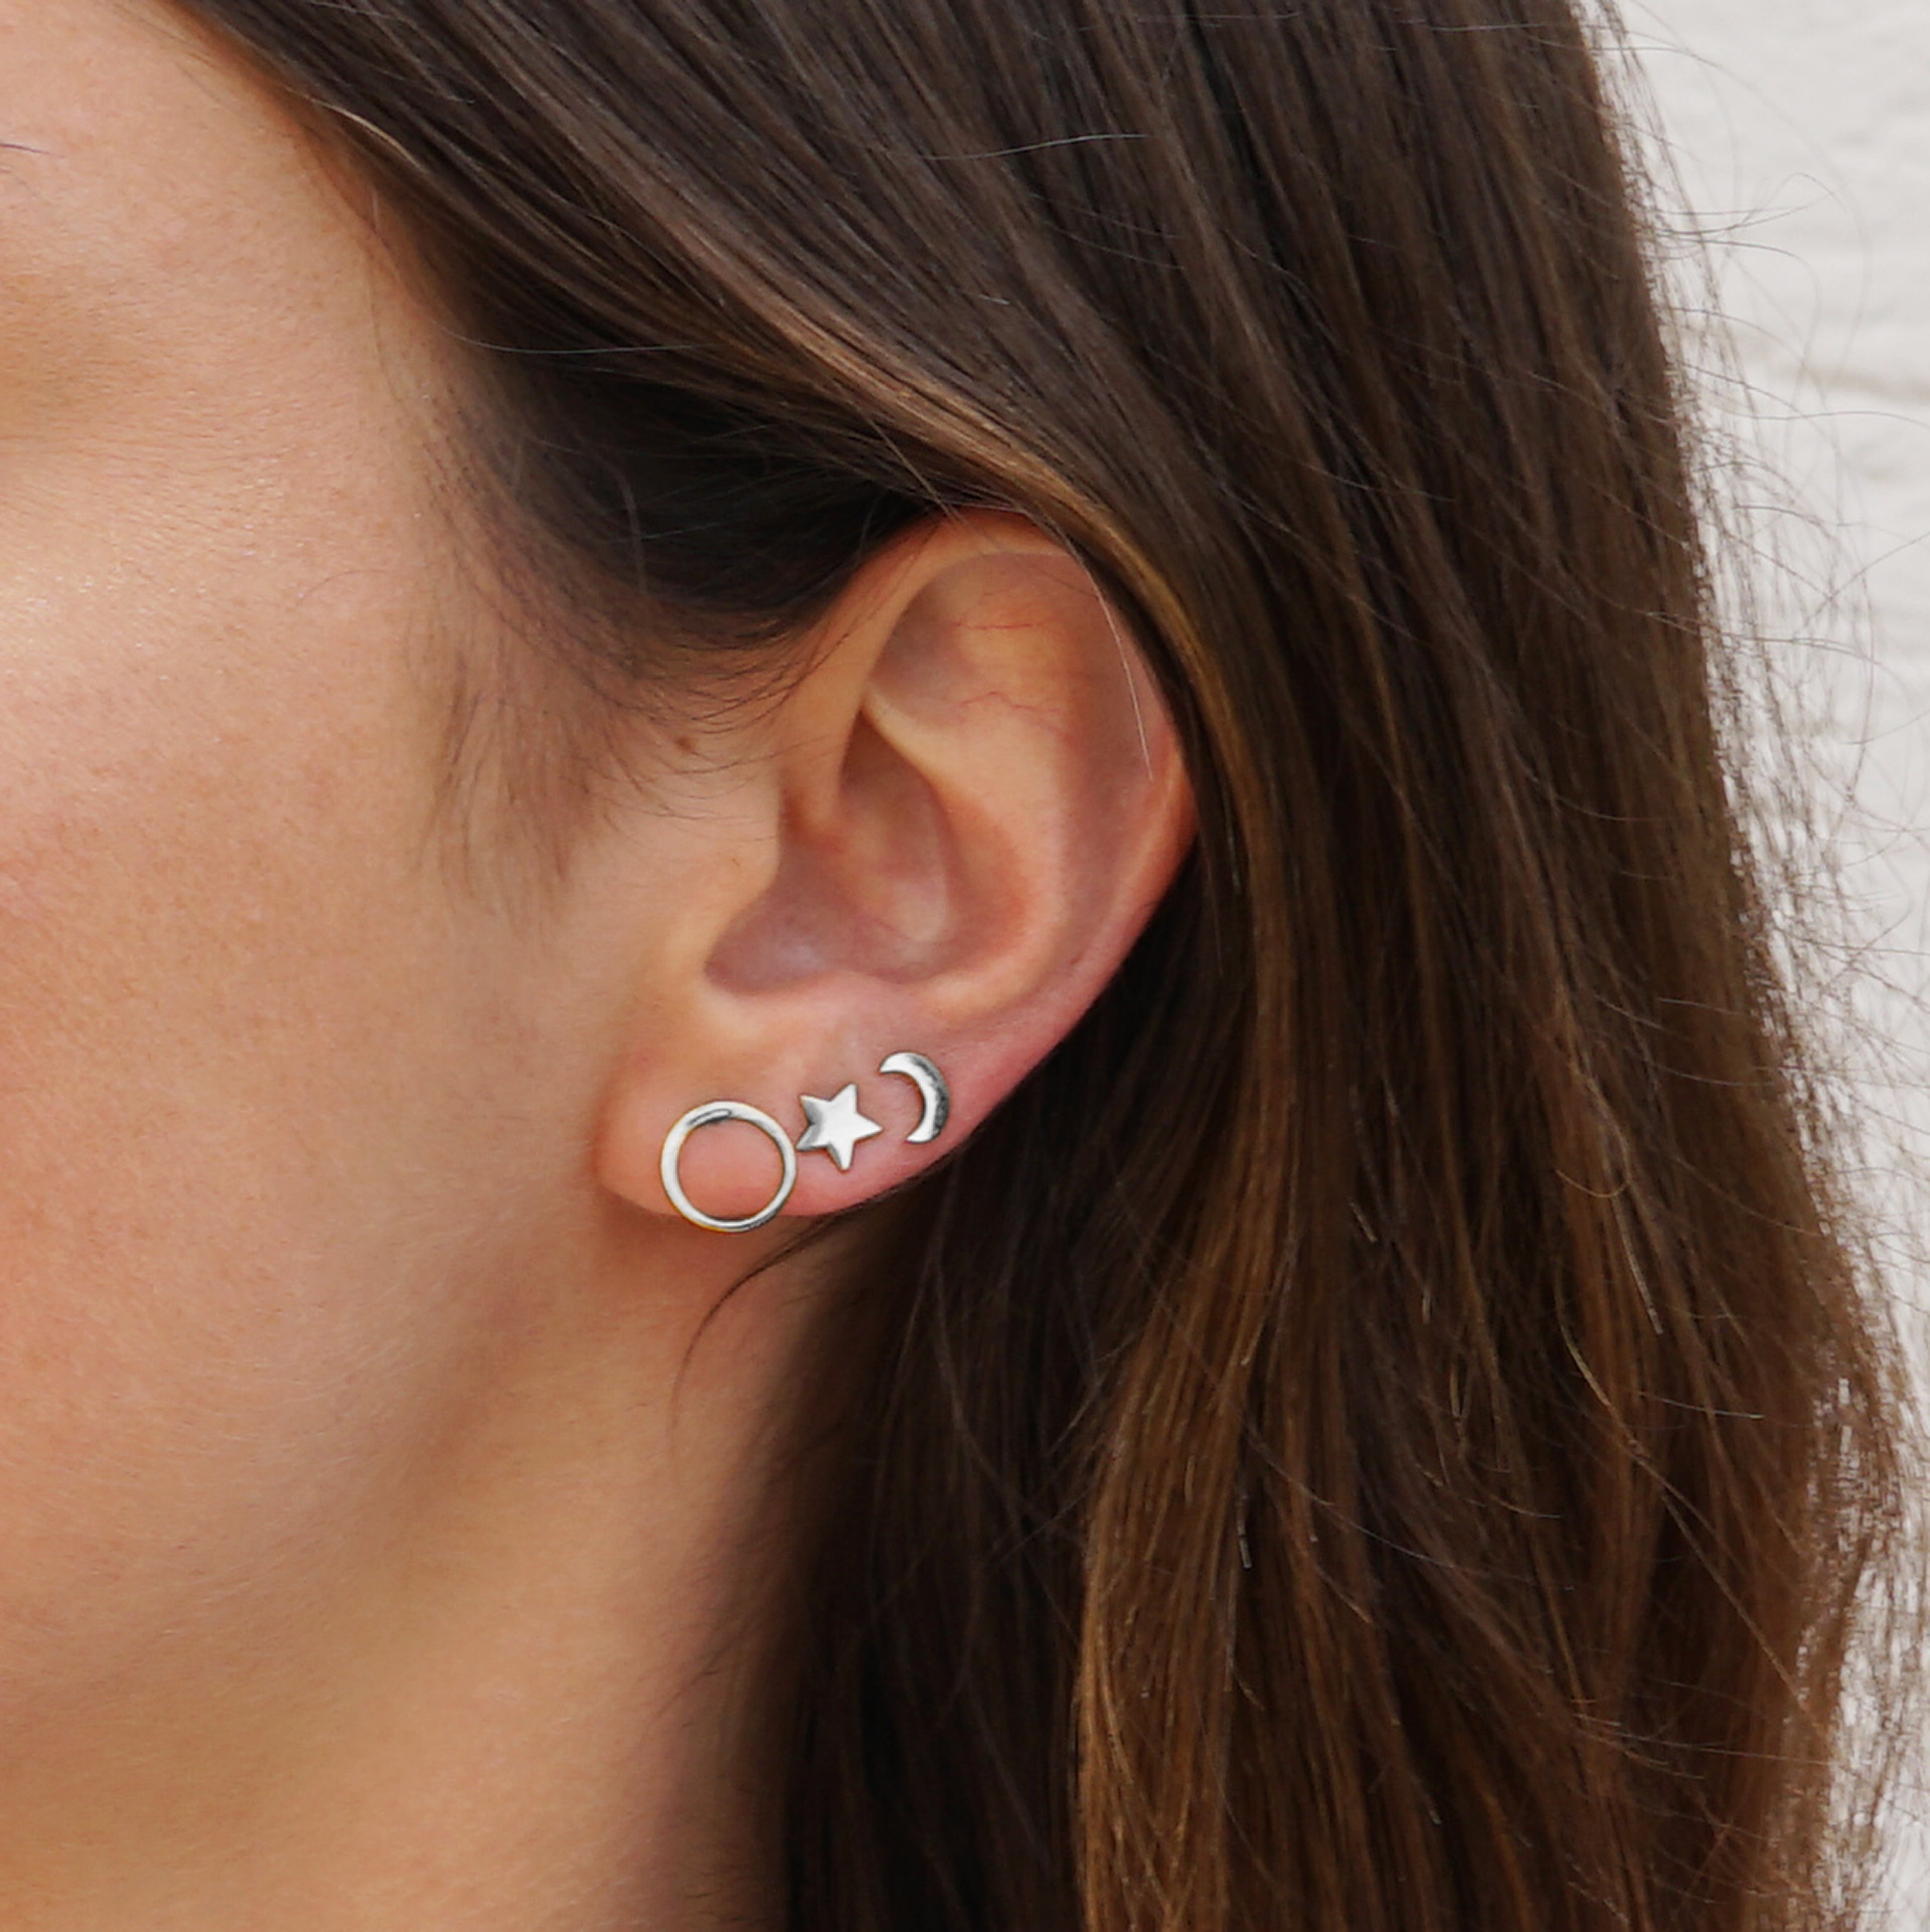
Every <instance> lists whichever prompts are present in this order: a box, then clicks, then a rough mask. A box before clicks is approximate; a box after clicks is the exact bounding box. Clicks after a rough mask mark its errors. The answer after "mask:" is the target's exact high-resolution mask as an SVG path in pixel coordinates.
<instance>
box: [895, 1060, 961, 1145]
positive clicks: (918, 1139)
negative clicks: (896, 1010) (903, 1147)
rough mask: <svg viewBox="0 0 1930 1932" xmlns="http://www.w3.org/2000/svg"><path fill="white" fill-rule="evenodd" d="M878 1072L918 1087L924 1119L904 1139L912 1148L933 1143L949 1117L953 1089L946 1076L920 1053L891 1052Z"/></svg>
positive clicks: (943, 1129)
mask: <svg viewBox="0 0 1930 1932" xmlns="http://www.w3.org/2000/svg"><path fill="white" fill-rule="evenodd" d="M878 1071H879V1073H896V1074H899V1075H901V1076H903V1078H904V1079H907V1080H908V1081H910V1082H911V1084H912V1085H913V1086H914V1087H915V1088H917V1090H918V1097H919V1098H920V1100H923V1102H924V1103H925V1112H924V1115H923V1118H922V1119H920V1121H919V1123H918V1124H917V1126H916V1127H914V1128H913V1129H912V1130H911V1132H910V1133H908V1134H907V1135H906V1136H905V1139H907V1140H908V1141H909V1142H911V1144H912V1145H914V1147H922V1146H923V1145H924V1144H925V1143H926V1142H927V1141H935V1140H936V1139H938V1136H940V1135H941V1133H944V1131H945V1123H946V1122H947V1121H948V1120H950V1118H951V1115H952V1090H951V1089H950V1088H949V1087H947V1085H945V1076H944V1075H943V1074H942V1073H940V1072H939V1071H938V1068H937V1067H935V1066H934V1065H933V1064H932V1062H931V1061H929V1060H927V1059H926V1058H925V1056H924V1055H923V1054H922V1053H894V1054H893V1055H892V1056H891V1057H890V1059H888V1060H884V1061H880V1062H879V1063H878Z"/></svg>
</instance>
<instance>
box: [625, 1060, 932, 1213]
mask: <svg viewBox="0 0 1930 1932" xmlns="http://www.w3.org/2000/svg"><path fill="white" fill-rule="evenodd" d="M878 1071H879V1073H894V1074H896V1075H898V1076H900V1077H901V1078H902V1079H906V1080H908V1081H910V1082H911V1084H912V1085H913V1086H914V1087H915V1088H917V1090H918V1097H919V1100H920V1102H921V1103H923V1111H922V1112H921V1114H920V1118H919V1121H918V1124H917V1126H916V1127H914V1128H913V1129H912V1130H911V1132H910V1133H908V1134H907V1135H906V1136H905V1140H906V1141H907V1142H908V1143H909V1144H911V1145H913V1146H919V1147H922V1146H924V1145H926V1144H927V1143H929V1142H932V1141H935V1140H936V1139H938V1136H940V1135H941V1133H944V1130H945V1123H946V1121H947V1120H948V1119H950V1116H951V1111H952V1096H951V1089H950V1088H949V1087H948V1086H947V1085H946V1084H945V1076H944V1075H943V1074H942V1073H940V1072H939V1071H938V1068H937V1067H936V1066H935V1064H933V1063H932V1061H929V1060H927V1059H926V1058H925V1056H924V1055H923V1054H922V1053H894V1054H893V1055H890V1057H889V1058H887V1059H885V1060H884V1061H881V1063H880V1064H879V1067H878ZM797 1098H798V1104H799V1105H800V1106H802V1107H803V1109H804V1123H805V1124H804V1131H803V1133H801V1134H800V1135H799V1136H798V1137H797V1143H796V1145H792V1142H791V1136H789V1135H788V1133H785V1130H784V1129H783V1128H782V1127H780V1126H779V1124H778V1123H777V1122H776V1121H774V1120H773V1119H772V1118H771V1117H770V1115H768V1114H767V1113H766V1112H764V1110H763V1109H761V1107H753V1106H749V1104H748V1103H746V1102H744V1101H742V1100H710V1101H707V1102H706V1103H704V1106H701V1107H693V1108H692V1109H691V1110H690V1112H689V1113H687V1114H686V1115H684V1116H683V1118H682V1119H681V1120H680V1121H678V1122H677V1124H676V1126H674V1127H672V1128H671V1130H670V1132H669V1133H668V1135H666V1136H665V1139H664V1144H663V1160H662V1168H661V1172H662V1175H663V1190H664V1192H665V1193H666V1194H668V1196H670V1200H671V1206H672V1207H674V1208H675V1209H676V1210H677V1212H678V1213H679V1214H681V1215H682V1216H683V1218H684V1219H685V1220H686V1221H689V1222H691V1223H693V1224H694V1225H695V1226H698V1227H699V1228H708V1229H710V1230H711V1231H712V1232H713V1233H715V1234H719V1235H746V1234H749V1232H751V1230H752V1229H754V1228H761V1227H762V1226H764V1223H766V1222H767V1221H770V1220H775V1219H776V1217H777V1215H778V1214H779V1213H780V1212H781V1211H782V1209H783V1207H784V1204H785V1202H787V1201H788V1200H789V1199H791V1190H792V1189H793V1188H794V1187H796V1186H797V1157H798V1156H799V1155H800V1154H829V1155H830V1157H831V1158H832V1159H833V1160H834V1161H836V1163H837V1164H838V1166H839V1169H840V1171H842V1172H847V1173H848V1172H850V1169H851V1156H852V1154H854V1152H855V1151H857V1145H858V1143H859V1142H860V1141H868V1140H869V1139H871V1138H872V1136H873V1135H875V1134H881V1133H884V1129H883V1128H882V1127H880V1126H879V1125H878V1123H877V1122H876V1121H874V1120H872V1119H870V1118H868V1117H867V1116H866V1115H865V1114H864V1113H863V1112H862V1111H861V1110H860V1108H859V1106H858V1087H857V1082H856V1081H855V1080H853V1081H848V1082H846V1083H845V1085H843V1086H842V1087H841V1088H839V1090H838V1091H837V1092H836V1093H835V1094H833V1095H832V1097H830V1100H820V1099H819V1098H818V1097H817V1095H816V1094H800V1095H799V1096H798V1097H797ZM724 1121H743V1122H744V1123H745V1124H746V1125H747V1126H749V1127H755V1128H757V1129H758V1131H759V1132H760V1133H763V1134H764V1135H766V1136H768V1138H769V1139H770V1142H771V1145H773V1147H775V1148H776V1149H777V1157H778V1160H779V1162H780V1163H782V1172H780V1174H779V1177H778V1183H777V1187H776V1191H775V1192H774V1193H773V1194H772V1196H771V1197H770V1199H769V1200H768V1201H767V1202H765V1203H764V1205H763V1207H761V1208H759V1209H758V1211H757V1212H756V1213H755V1214H747V1215H746V1216H744V1217H743V1219H742V1220H724V1219H722V1218H721V1217H719V1216H717V1215H715V1214H705V1213H704V1211H703V1209H702V1208H699V1207H698V1205H696V1203H695V1202H693V1201H692V1199H691V1198H690V1196H689V1195H688V1194H686V1193H685V1192H684V1191H683V1181H682V1179H681V1178H680V1176H679V1175H678V1172H677V1166H678V1163H679V1162H680V1161H681V1160H682V1159H683V1145H684V1143H685V1142H686V1141H687V1140H689V1138H690V1136H692V1134H694V1133H696V1131H697V1130H698V1128H699V1127H716V1126H718V1125H719V1124H722V1122H724Z"/></svg>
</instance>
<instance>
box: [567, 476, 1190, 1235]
mask: <svg viewBox="0 0 1930 1932" xmlns="http://www.w3.org/2000/svg"><path fill="white" fill-rule="evenodd" d="M809 643H811V644H812V646H814V648H813V649H812V651H811V653H810V655H809V662H810V664H811V668H810V670H809V671H808V672H807V673H805V674H804V676H802V677H801V678H800V679H799V680H798V681H797V685H796V686H795V687H794V688H793V689H792V690H791V691H789V692H788V694H786V696H785V697H784V698H783V699H782V700H781V701H780V702H779V703H778V704H777V705H776V706H773V707H772V708H771V709H770V711H769V712H768V713H767V714H766V715H764V716H763V717H762V718H761V720H760V728H761V730H763V732H764V733H765V734H766V735H765V737H764V741H763V742H761V743H760V744H758V745H754V746H744V747H740V748H738V753H737V754H738V755H739V756H740V757H743V760H744V763H743V771H744V772H745V773H746V776H745V778H744V779H743V787H740V788H739V789H738V790H736V791H734V793H733V794H732V796H733V799H734V804H735V806H736V808H737V817H736V818H735V820H734V821H733V822H734V823H736V824H737V825H738V826H740V827H741V828H742V832H743V837H744V838H746V839H747V840H750V841H755V842H757V846H758V849H757V851H756V853H755V855H748V854H747V855H746V857H745V859H744V862H742V863H741V864H738V865H734V866H733V865H730V864H728V863H726V864H725V865H722V866H716V867H713V868H710V870H708V871H707V872H706V874H704V877H705V880H706V884H705V888H704V889H705V891H706V892H707V894H708V897H707V898H705V899H704V902H703V904H702V905H701V908H700V909H699V910H697V911H696V912H695V913H692V914H691V915H690V916H695V917H699V918H701V919H705V920H707V922H708V925H707V928H706V929H705V930H706V931H707V933H708V937H707V938H701V935H700V939H701V943H698V944H691V943H689V935H688V934H687V933H686V939H685V943H683V944H679V945H677V946H676V947H671V948H668V949H666V950H665V953H664V954H663V956H662V960H663V963H664V970H665V977H666V979H667V980H668V983H666V984H664V985H662V986H658V987H656V988H654V989H653V997H652V998H650V999H649V1000H648V1001H647V1002H645V1003H644V1004H643V1007H642V1009H641V1010H644V1011H645V1012H647V1013H650V1014H651V1015H653V1016H654V1019H655V1022H656V1027H657V1028H659V1029H662V1030H663V1031H659V1034H658V1037H656V1038H636V1039H634V1040H632V1041H631V1043H630V1054H629V1058H628V1061H627V1064H626V1068H625V1070H623V1072H622V1073H620V1076H619V1078H618V1081H617V1086H616V1089H615V1091H614V1093H613V1094H612V1096H611V1106H610V1108H609V1109H608V1115H607V1118H606V1119H605V1122H604V1125H603V1128H602V1135H601V1142H600V1145H599V1173H600V1175H601V1177H602V1179H603V1181H604V1182H605V1185H606V1186H608V1187H611V1188H612V1189H613V1190H614V1191H615V1192H617V1193H619V1194H621V1195H623V1196H625V1197H626V1199H629V1200H631V1201H632V1202H633V1203H635V1205H638V1206H640V1207H643V1208H647V1209H650V1210H652V1211H657V1212H663V1213H672V1212H674V1213H676V1214H680V1215H681V1216H682V1217H683V1218H684V1219H685V1220H688V1221H691V1222H692V1223H695V1225H697V1226H700V1227H704V1228H707V1229H720V1228H729V1229H732V1230H734V1231H736V1230H742V1231H745V1232H749V1231H751V1230H753V1229H756V1228H759V1227H763V1226H767V1224H768V1223H770V1221H771V1220H773V1218H775V1217H776V1216H777V1215H779V1214H788V1215H800V1214H802V1215H814V1214H824V1213H827V1212H833V1211H837V1210H839V1209H842V1208H848V1207H851V1206H853V1205H857V1203H859V1202H862V1201H863V1200H866V1199H870V1198H871V1197H872V1196H875V1195H876V1194H878V1193H881V1192H882V1191H884V1190H887V1189H888V1188H890V1187H895V1186H897V1185H899V1184H902V1182H904V1181H907V1180H909V1179H911V1178H914V1176H915V1175H917V1173H919V1172H921V1171H922V1170H923V1169H924V1168H925V1167H926V1166H929V1164H930V1163H932V1161H933V1160H938V1159H941V1158H943V1157H944V1155H945V1154H947V1152H949V1151H950V1150H951V1149H952V1148H955V1147H956V1146H957V1145H960V1144H961V1143H962V1141H963V1140H964V1139H965V1138H966V1137H967V1136H968V1135H969V1134H970V1133H971V1130H972V1129H973V1128H974V1127H975V1126H976V1125H977V1124H978V1122H979V1121H980V1120H982V1119H983V1118H984V1116H985V1115H986V1113H988V1112H989V1111H990V1110H991V1109H992V1107H994V1106H996V1105H997V1103H998V1101H999V1100H1001V1099H1002V1098H1003V1097H1004V1095H1005V1094H1007V1092H1009V1091H1010V1089H1011V1088H1012V1087H1013V1085H1016V1082H1018V1081H1019V1079H1022V1078H1023V1076H1024V1075H1025V1073H1027V1072H1028V1071H1029V1070H1030V1069H1031V1067H1033V1066H1034V1065H1036V1064H1037V1062H1038V1061H1040V1060H1041V1059H1042V1058H1044V1056H1045V1055H1046V1054H1047V1053H1048V1052H1050V1051H1051V1049H1052V1047H1053V1046H1055V1044H1057V1043H1058V1040H1061V1038H1063V1037H1064V1034H1066V1033H1067V1031H1069V1030H1070V1028H1071V1027H1072V1026H1073V1025H1074V1024H1075V1023H1076V1021H1077V1020H1078V1019H1079V1016H1080V1015H1081V1014H1082V1013H1083V1012H1084V1011H1085V1008H1086V1007H1087V1006H1088V1005H1089V1004H1091V1001H1092V1000H1093V999H1094V998H1095V997H1096V996H1097V994H1098V993H1099V992H1100V989H1101V988H1102V987H1103V986H1104V984H1105V983H1106V980H1108V979H1109V977H1111V975H1112V973H1113V972H1114V971H1115V970H1116V969H1117V968H1118V965H1119V964H1120V962H1121V960H1123V959H1124V956H1125V955H1126V953H1127V951H1128V950H1130V947H1131V946H1132V944H1133V941H1135V940H1136V938H1137V937H1138V936H1139V932H1140V931H1141V929H1142V927H1143V926H1144V923H1145V919H1146V918H1147V917H1148V916H1149V914H1150V913H1151V910H1152V907H1154V904H1157V901H1158V900H1159V898H1160V896H1161V895H1162V894H1163V892H1164V890H1165V889H1166V885H1167V884H1168V883H1169V880H1170V879H1171V877H1172V873H1173V871H1174V869H1175V867H1176V865H1177V864H1178V859H1179V857H1180V855H1181V852H1182V851H1183V850H1184V846H1185V844H1186V842H1187V838H1188V837H1189V836H1190V827H1191V814H1190V796H1189V793H1188V790H1187V784H1186V781H1185V778H1184V772H1183V771H1182V769H1181V764H1180V760H1179V757H1178V750H1177V746H1176V743H1175V735H1174V733H1173V731H1172V727H1171V724H1170V723H1169V721H1168V719H1167V718H1166V713H1165V710H1164V707H1163V704H1162V703H1161V702H1160V697H1159V694H1158V692H1157V687H1156V685H1155V684H1154V680H1153V679H1152V678H1151V675H1150V674H1149V673H1148V670H1147V669H1146V667H1145V664H1144V663H1143V661H1142V660H1141V658H1140V656H1139V652H1138V650H1137V649H1136V646H1134V644H1133V643H1132V642H1131V640H1130V638H1129V637H1127V634H1126V633H1125V632H1124V630H1123V628H1122V627H1121V625H1119V623H1118V620H1117V618H1116V616H1115V613H1113V611H1112V610H1111V608H1110V607H1109V606H1108V605H1107V604H1106V601H1105V600H1104V599H1103V598H1102V597H1101V595H1100V593H1099V592H1098V590H1097V588H1096V587H1095V586H1094V584H1093V583H1092V580H1091V577H1090V576H1089V575H1088V573H1087V572H1086V571H1085V570H1084V569H1083V568H1082V567H1081V566H1080V565H1079V564H1078V563H1077V562H1076V561H1075V560H1074V559H1073V558H1071V557H1070V556H1069V555H1068V554H1067V553H1066V552H1065V551H1064V550H1063V549H1062V548H1061V547H1059V546H1058V545H1056V544H1053V543H1052V542H1051V541H1050V540H1049V539H1048V538H1046V537H1045V536H1044V535H1043V534H1042V533H1041V532H1039V531H1038V530H1037V529H1036V528H1035V527H1034V526H1032V525H1031V524H1029V523H1025V521H1023V520H1022V519H1019V518H1016V517H1008V516H1004V515H1001V514H994V513H990V512H984V513H978V512H974V513H971V514H965V515H962V516H959V517H953V518H949V519H947V520H944V521H943V522H942V523H938V524H936V525H934V526H930V527H929V528H927V529H925V530H923V531H921V532H917V533H916V534H915V535H914V536H913V537H911V538H908V539H902V540H900V541H899V543H898V544H894V545H893V546H892V547H891V548H890V550H889V551H888V552H887V553H884V554H882V555H881V556H878V557H877V558H875V559H872V562H870V563H869V564H868V565H866V567H865V568H864V570H863V571H861V572H860V574H859V576H858V577H857V579H855V580H854V582H853V583H852V584H851V586H850V587H849V588H848V591H847V592H846V593H845V595H844V596H843V597H842V598H841V599H840V600H839V607H837V609H836V610H833V612H832V613H830V616H829V617H828V618H827V620H826V622H825V623H824V626H823V628H822V629H821V632H820V634H818V636H817V637H815V638H813V639H812V640H809ZM746 788H748V790H749V791H750V792H751V793H755V794H756V795H757V796H758V799H759V802H758V805H757V808H756V809H755V810H749V811H746V810H745V809H743V805H744V802H745V790H746ZM659 832H661V826H660V823H659ZM712 832H713V835H719V834H717V833H716V828H715V827H713V828H712ZM721 836H722V837H723V838H724V839H725V844H726V845H727V846H728V838H729V832H728V827H727V828H726V829H725V831H724V832H722V834H721ZM773 838H774V839H775V841H776V851H775V853H774V856H773V853H772V851H771V850H770V841H771V840H772V839H773ZM753 859H754V862H753ZM720 879H721V880H726V881H728V880H731V879H737V880H743V881H744V882H746V893H745V896H744V897H743V899H742V901H741V902H735V901H733V900H732V898H731V895H730V894H729V892H728V890H725V889H721V888H719V886H718V885H717V883H716V881H718V880H720ZM673 961H674V962H681V963H680V964H672V963H671V962H673ZM698 962H701V965H699V964H698ZM666 1035H668V1037H666ZM725 1103H730V1104H728V1106H727V1105H726V1104H725Z"/></svg>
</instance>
